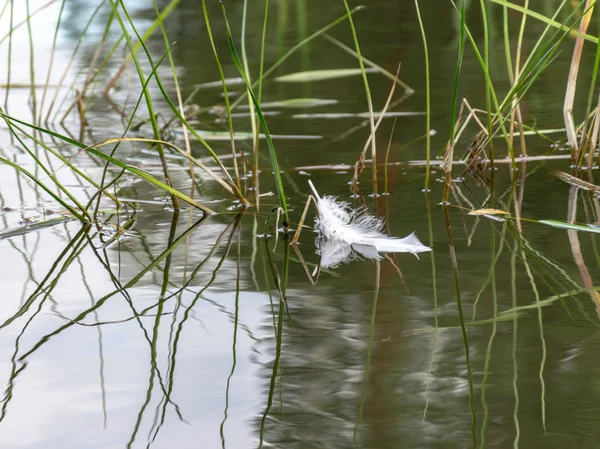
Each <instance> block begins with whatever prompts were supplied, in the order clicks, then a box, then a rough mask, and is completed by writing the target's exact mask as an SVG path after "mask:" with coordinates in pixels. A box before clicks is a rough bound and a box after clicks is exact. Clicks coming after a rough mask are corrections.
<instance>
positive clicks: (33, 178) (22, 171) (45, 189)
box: [0, 156, 87, 222]
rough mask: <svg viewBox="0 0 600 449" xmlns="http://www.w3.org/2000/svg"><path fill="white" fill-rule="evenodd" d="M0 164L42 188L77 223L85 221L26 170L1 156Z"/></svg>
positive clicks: (82, 216) (81, 215)
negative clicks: (77, 221)
mask: <svg viewBox="0 0 600 449" xmlns="http://www.w3.org/2000/svg"><path fill="white" fill-rule="evenodd" d="M0 163H2V164H5V165H8V166H9V167H12V168H14V169H15V170H17V172H19V173H21V174H23V175H25V176H27V177H28V178H29V179H31V180H32V181H33V182H34V183H35V184H37V185H38V186H40V187H41V188H42V190H44V191H45V192H46V193H48V194H49V195H50V196H51V197H52V198H54V200H55V201H56V202H58V203H59V204H60V205H61V206H62V207H64V208H65V209H66V210H68V211H69V212H70V213H71V214H73V216H74V217H75V218H77V219H78V220H79V221H83V222H85V221H87V220H86V219H85V216H84V215H83V214H80V213H79V212H77V210H76V209H74V208H73V207H71V206H70V205H69V204H67V203H66V202H65V201H64V200H63V199H62V198H61V197H60V196H58V195H57V194H56V193H54V192H53V191H52V189H50V188H49V187H48V186H46V185H45V184H44V183H42V182H41V181H40V180H39V179H38V178H37V177H36V176H35V175H33V174H32V173H30V172H28V171H27V170H25V169H24V168H23V167H21V166H19V165H17V164H15V163H13V162H11V161H10V160H8V159H5V158H3V157H2V156H0Z"/></svg>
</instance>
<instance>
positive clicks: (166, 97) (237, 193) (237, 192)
mask: <svg viewBox="0 0 600 449" xmlns="http://www.w3.org/2000/svg"><path fill="white" fill-rule="evenodd" d="M110 1H111V2H112V1H113V0H110ZM125 13H126V14H127V17H128V20H129V21H130V23H131V18H130V17H129V15H128V13H127V12H126V11H125ZM131 25H132V27H133V24H132V23H131ZM133 30H134V32H135V33H136V35H137V36H138V39H139V40H140V44H141V46H142V48H143V49H144V51H145V53H146V56H147V58H148V61H149V63H150V65H151V66H152V68H153V71H154V70H155V69H156V66H155V64H154V63H153V60H152V56H151V55H150V52H149V51H148V48H147V47H146V45H145V44H144V43H143V40H142V39H143V37H142V36H140V35H139V34H138V33H137V29H136V28H135V27H133ZM144 36H145V35H144ZM154 76H155V80H156V84H157V85H158V88H159V90H160V92H161V94H162V95H163V99H164V100H165V101H166V102H167V104H168V105H169V107H170V108H171V111H172V112H173V113H174V114H175V116H176V117H177V118H178V119H179V120H180V121H181V123H182V124H183V125H184V126H185V127H186V128H187V129H188V131H189V132H190V133H191V134H192V135H193V136H194V137H196V139H198V141H199V142H200V143H201V144H202V145H203V146H204V147H205V148H206V149H207V150H208V152H209V153H210V155H211V156H212V157H213V159H214V160H215V162H216V163H217V164H218V165H219V167H220V168H221V170H222V171H223V173H224V175H225V178H226V179H227V180H228V181H229V182H230V183H231V189H232V190H233V192H234V195H235V196H236V197H237V198H238V199H239V200H240V202H241V203H242V204H243V205H248V204H249V203H248V200H246V199H245V198H244V196H243V195H242V193H241V191H240V189H239V188H238V187H237V185H236V183H235V182H234V181H233V179H232V178H231V176H230V175H229V173H228V172H227V169H226V168H225V166H224V165H223V163H222V162H221V160H220V159H219V156H218V155H217V154H216V153H215V152H214V150H213V149H212V148H211V147H210V145H209V144H208V143H207V142H206V140H204V139H203V138H202V137H201V136H200V134H198V132H197V131H196V130H195V129H194V128H192V127H191V125H190V124H189V123H188V121H187V120H186V119H185V117H183V115H182V114H181V113H180V111H179V110H178V109H177V106H175V104H173V102H172V101H171V99H170V98H169V95H168V93H167V92H166V90H165V88H164V86H163V84H162V81H161V80H160V76H159V75H158V73H156V72H154ZM151 117H153V116H151ZM154 120H156V119H155V117H154ZM158 140H160V137H158Z"/></svg>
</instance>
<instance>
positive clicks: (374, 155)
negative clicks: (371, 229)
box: [343, 0, 377, 195]
mask: <svg viewBox="0 0 600 449" xmlns="http://www.w3.org/2000/svg"><path fill="white" fill-rule="evenodd" d="M343 2H344V6H345V7H346V13H347V15H348V23H349V25H350V29H351V30H352V39H353V40H354V47H355V48H356V54H357V55H358V64H359V65H360V71H361V74H362V79H363V83H364V85H365V94H366V96H367V106H368V107H369V124H370V125H371V159H372V160H373V162H372V167H373V194H374V195H377V146H376V143H375V116H374V113H373V99H372V98H371V89H370V88H369V80H368V79H367V72H366V71H365V64H364V62H363V58H362V54H361V53H360V45H359V43H358V35H357V33H356V28H355V27H354V20H353V19H352V12H351V11H350V6H348V0H343Z"/></svg>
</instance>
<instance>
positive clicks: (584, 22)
mask: <svg viewBox="0 0 600 449" xmlns="http://www.w3.org/2000/svg"><path fill="white" fill-rule="evenodd" d="M595 4H596V0H586V2H585V8H584V11H585V12H584V15H583V18H582V19H581V22H580V23H579V33H580V35H578V36H577V38H576V40H575V48H574V50H573V59H572V60H571V69H570V70H569V78H568V80H567V91H566V94H565V102H564V105H563V116H564V120H565V128H566V131H567V139H568V142H569V146H570V147H571V150H572V160H573V162H576V161H579V159H580V155H579V144H578V142H577V130H576V128H575V121H574V119H573V103H574V102H575V91H576V89H577V74H578V73H579V64H580V62H581V53H582V51H583V43H584V38H583V37H581V34H585V33H586V32H587V29H588V26H589V24H590V19H591V18H592V13H593V12H594V6H595ZM586 120H587V118H586Z"/></svg>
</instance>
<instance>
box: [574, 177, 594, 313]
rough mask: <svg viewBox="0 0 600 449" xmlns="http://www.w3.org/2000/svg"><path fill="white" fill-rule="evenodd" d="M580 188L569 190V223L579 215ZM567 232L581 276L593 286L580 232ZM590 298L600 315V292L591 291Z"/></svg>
mask: <svg viewBox="0 0 600 449" xmlns="http://www.w3.org/2000/svg"><path fill="white" fill-rule="evenodd" d="M578 191H579V188H578V187H576V186H572V187H571V189H570V192H569V211H568V216H567V221H568V222H569V223H573V222H575V218H576V216H577V192H578ZM567 234H568V236H569V243H570V244H571V252H572V253H573V260H574V261H575V265H577V268H578V269H579V273H580V274H581V278H582V280H583V285H584V286H585V287H586V288H588V289H589V288H593V287H594V282H593V281H592V277H591V276H590V271H589V270H588V268H587V265H586V264H585V260H584V259H583V254H582V253H581V245H580V243H579V234H578V232H577V231H576V230H575V229H568V230H567ZM589 294H590V298H591V299H592V301H593V302H594V304H596V312H597V313H598V316H599V317H600V293H598V292H597V291H596V290H590V291H589Z"/></svg>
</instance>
